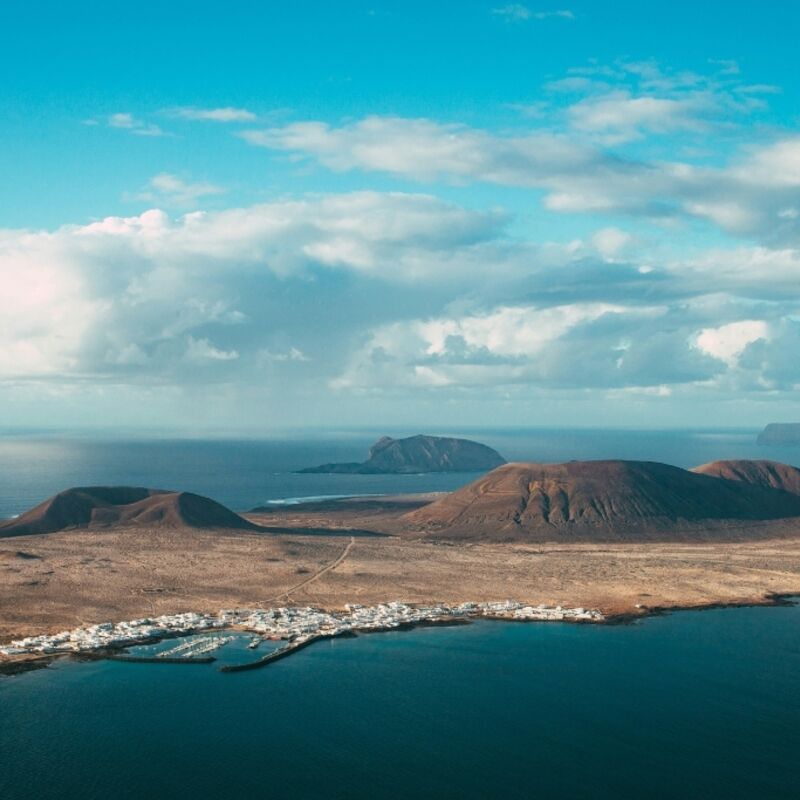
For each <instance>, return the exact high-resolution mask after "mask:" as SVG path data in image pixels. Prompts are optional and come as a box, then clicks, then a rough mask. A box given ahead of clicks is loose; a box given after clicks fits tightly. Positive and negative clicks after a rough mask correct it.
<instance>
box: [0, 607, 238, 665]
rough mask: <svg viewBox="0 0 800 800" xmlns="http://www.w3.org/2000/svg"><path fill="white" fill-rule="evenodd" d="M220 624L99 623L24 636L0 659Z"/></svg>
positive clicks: (177, 617)
mask: <svg viewBox="0 0 800 800" xmlns="http://www.w3.org/2000/svg"><path fill="white" fill-rule="evenodd" d="M222 624H223V623H221V622H220V621H219V619H218V617H217V616H216V615H210V614H195V613H194V612H188V613H185V614H165V615H163V616H161V617H143V618H141V619H132V620H129V621H128V622H117V623H113V622H101V623H100V624H99V625H89V626H87V627H84V628H74V629H73V630H71V631H62V632H61V633H54V634H42V635H41V636H26V637H25V638H24V639H17V640H15V641H13V642H11V644H10V645H8V646H3V647H0V655H6V656H10V655H21V654H24V653H78V652H81V651H86V650H98V649H100V648H103V647H120V646H123V647H124V646H126V645H131V644H135V643H137V642H146V641H151V640H157V639H165V638H168V637H170V636H180V635H182V634H186V633H193V632H194V631H202V630H207V629H209V628H219V627H222Z"/></svg>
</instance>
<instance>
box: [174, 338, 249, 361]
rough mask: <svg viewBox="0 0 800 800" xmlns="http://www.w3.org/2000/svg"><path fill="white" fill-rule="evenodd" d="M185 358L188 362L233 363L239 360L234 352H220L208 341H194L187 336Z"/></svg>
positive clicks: (220, 350)
mask: <svg viewBox="0 0 800 800" xmlns="http://www.w3.org/2000/svg"><path fill="white" fill-rule="evenodd" d="M186 358H187V359H188V360H189V361H195V362H201V363H202V362H203V361H235V360H236V359H237V358H239V354H238V353H237V352H236V350H222V349H220V348H219V347H215V346H214V345H213V344H211V342H210V341H209V340H208V339H195V338H194V337H193V336H189V337H188V338H187V340H186Z"/></svg>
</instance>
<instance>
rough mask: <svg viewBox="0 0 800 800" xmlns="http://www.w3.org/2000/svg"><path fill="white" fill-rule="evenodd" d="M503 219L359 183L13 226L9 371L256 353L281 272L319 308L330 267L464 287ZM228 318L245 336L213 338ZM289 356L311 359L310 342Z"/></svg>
mask: <svg viewBox="0 0 800 800" xmlns="http://www.w3.org/2000/svg"><path fill="white" fill-rule="evenodd" d="M503 221H504V217H502V216H498V215H496V214H491V213H489V214H485V213H480V212H473V211H466V210H462V209H459V208H457V207H454V206H450V205H447V204H445V203H442V202H440V201H437V200H434V199H433V198H431V197H427V196H425V195H401V194H389V195H380V194H375V193H355V194H351V195H344V196H331V197H322V198H316V199H310V200H299V201H287V202H280V203H267V204H263V205H258V206H250V207H245V208H237V209H230V210H227V211H219V212H192V213H189V214H185V215H183V216H182V217H179V218H177V219H172V218H170V217H169V216H168V215H167V214H166V213H164V212H163V211H161V210H157V209H152V210H149V211H146V212H144V213H143V214H140V215H138V216H133V217H107V218H105V219H102V220H99V221H97V222H92V223H90V224H88V225H83V226H64V227H62V228H59V229H57V230H56V231H53V232H47V231H39V232H29V231H24V230H20V231H13V230H12V231H0V295H2V297H3V299H4V311H3V313H2V315H0V379H1V378H5V379H12V378H14V379H22V378H31V377H36V376H52V377H54V378H59V377H60V378H68V377H73V378H74V377H77V376H79V375H94V376H95V377H96V378H98V379H99V378H101V377H103V376H111V375H119V374H120V370H123V371H125V370H127V371H128V372H131V370H132V371H133V372H132V373H131V374H139V372H140V371H141V369H146V370H149V371H150V374H161V375H164V376H166V375H168V374H169V373H170V371H171V369H172V367H171V366H170V365H171V364H177V363H180V362H182V361H186V360H187V359H188V362H187V363H192V362H193V363H199V362H210V361H225V360H233V355H232V354H233V353H237V354H238V355H239V356H241V357H242V358H243V357H244V355H245V353H250V354H251V355H253V354H254V353H255V352H256V351H257V350H259V349H262V348H263V346H264V344H265V343H266V342H265V341H263V340H261V339H259V338H258V336H254V337H253V339H252V340H249V341H248V340H247V339H246V336H245V331H244V329H247V330H254V329H258V330H260V331H261V333H260V335H262V336H266V337H267V339H269V338H270V337H271V332H270V330H269V320H265V321H263V322H262V321H261V319H260V318H259V316H258V314H257V312H258V310H259V304H260V303H262V302H263V300H265V299H267V296H268V293H269V292H271V291H272V287H274V284H275V282H276V281H280V280H284V281H285V280H290V279H292V278H297V279H298V281H299V282H300V285H301V286H303V285H307V287H308V288H307V289H304V290H303V292H302V293H301V297H305V298H308V299H309V302H310V303H311V304H312V307H313V303H315V302H317V300H316V299H315V298H316V294H315V291H316V290H315V289H314V281H315V279H316V278H315V276H319V275H322V274H326V273H327V274H336V273H349V274H352V275H363V276H365V277H366V278H368V279H370V280H373V279H374V280H379V281H386V282H389V283H394V284H396V285H404V284H407V285H414V284H416V283H422V284H424V285H436V284H437V283H439V284H443V283H446V284H447V285H452V286H458V285H460V284H461V283H463V282H464V281H469V280H470V275H471V276H472V278H473V279H474V277H475V276H477V275H481V274H484V273H485V271H486V269H487V258H490V257H491V253H492V248H496V247H498V245H496V243H495V241H494V240H495V239H496V237H497V235H498V234H499V230H500V226H501V225H502V224H503ZM501 252H502V251H501V250H496V252H495V255H497V254H499V253H501ZM489 263H491V262H489ZM503 268H504V266H503V264H500V267H499V269H500V271H501V272H502V270H503ZM259 294H263V295H264V296H263V297H262V298H259ZM242 303H247V304H249V306H250V307H251V308H252V310H253V312H256V315H255V316H254V315H253V314H251V313H246V312H244V311H242V309H241V307H240V306H241V304H242ZM219 326H225V328H226V329H229V328H230V326H238V327H241V328H242V329H243V330H242V333H241V335H239V334H237V343H238V344H237V347H236V348H231V347H225V348H220V347H219V346H218V345H217V344H214V343H213V342H214V339H213V338H212V337H211V333H212V332H213V330H216V329H218V328H219ZM187 336H189V337H191V338H190V339H189V340H187V338H186V337H187ZM187 341H188V345H187ZM283 355H286V358H287V359H288V360H292V361H301V360H302V359H303V358H307V357H308V356H306V354H305V352H303V350H301V349H300V348H299V347H293V348H292V349H289V350H288V351H287V352H285V353H284V352H279V353H277V354H275V357H276V358H279V357H282V356H283ZM137 370H138V371H137ZM174 378H175V380H181V379H182V378H181V375H180V374H176V375H175V376H174ZM165 379H166V378H165Z"/></svg>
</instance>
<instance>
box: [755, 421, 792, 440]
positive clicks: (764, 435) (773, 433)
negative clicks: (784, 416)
mask: <svg viewBox="0 0 800 800" xmlns="http://www.w3.org/2000/svg"><path fill="white" fill-rule="evenodd" d="M756 443H757V444H772V445H800V422H771V423H770V424H769V425H767V426H766V427H765V428H764V430H763V431H761V433H759V434H758V438H757V439H756Z"/></svg>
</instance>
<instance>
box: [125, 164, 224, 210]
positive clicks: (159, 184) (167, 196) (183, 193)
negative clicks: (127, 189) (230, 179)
mask: <svg viewBox="0 0 800 800" xmlns="http://www.w3.org/2000/svg"><path fill="white" fill-rule="evenodd" d="M224 192H225V189H224V188H222V187H221V186H217V185H216V184H214V183H209V182H207V181H185V180H183V179H182V178H180V177H178V176H177V175H173V174H171V173H169V172H161V173H159V174H158V175H154V176H153V177H152V178H150V180H149V181H148V183H147V187H146V188H145V189H143V190H142V191H141V192H137V193H136V194H134V195H131V196H130V197H131V199H136V200H144V201H146V202H148V203H165V204H166V205H169V206H179V207H186V206H194V205H196V204H197V201H198V200H201V199H202V198H204V197H209V196H211V195H217V194H223V193H224Z"/></svg>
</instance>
